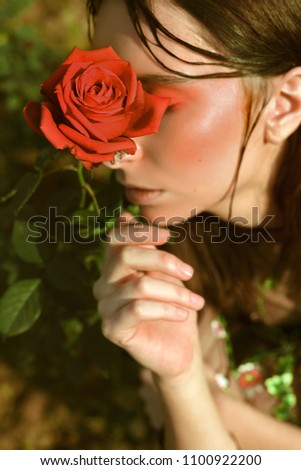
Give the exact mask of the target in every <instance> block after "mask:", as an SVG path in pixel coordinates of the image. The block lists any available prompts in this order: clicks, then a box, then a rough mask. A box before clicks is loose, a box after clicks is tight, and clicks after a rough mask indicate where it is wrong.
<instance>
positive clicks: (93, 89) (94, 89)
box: [89, 84, 102, 96]
mask: <svg viewBox="0 0 301 470" xmlns="http://www.w3.org/2000/svg"><path fill="white" fill-rule="evenodd" d="M101 89H102V85H101V84H96V85H93V86H92V87H91V88H90V90H89V94H90V95H92V96H95V95H98V94H99V93H100V91H101Z"/></svg>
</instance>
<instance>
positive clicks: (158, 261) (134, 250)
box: [108, 245, 193, 281]
mask: <svg viewBox="0 0 301 470" xmlns="http://www.w3.org/2000/svg"><path fill="white" fill-rule="evenodd" d="M120 259H121V261H122V263H123V264H124V265H126V266H128V267H129V268H130V269H132V270H135V271H142V272H151V271H152V272H159V273H163V274H168V275H170V276H172V277H174V276H175V277H177V278H178V279H181V280H188V279H190V278H191V277H192V275H193V268H192V267H191V266H190V265H189V264H186V263H184V262H183V261H181V260H180V259H179V258H178V257H177V256H175V255H173V254H171V253H168V252H167V251H159V250H153V251H152V252H151V253H150V251H149V250H148V249H147V248H146V247H140V246H133V245H127V246H125V247H124V248H122V250H121V251H120ZM108 281H109V279H108Z"/></svg>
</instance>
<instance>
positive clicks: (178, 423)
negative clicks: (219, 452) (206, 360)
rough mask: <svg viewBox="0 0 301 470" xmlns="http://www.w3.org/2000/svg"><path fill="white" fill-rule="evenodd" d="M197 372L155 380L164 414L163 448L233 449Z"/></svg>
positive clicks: (211, 399)
mask: <svg viewBox="0 0 301 470" xmlns="http://www.w3.org/2000/svg"><path fill="white" fill-rule="evenodd" d="M199 372H200V369H198V370H197V371H196V373H194V372H193V371H190V372H189V373H188V374H186V375H185V376H184V375H183V376H182V377H180V378H178V379H174V380H166V379H165V380H162V379H159V378H158V377H157V378H155V381H156V383H157V387H158V390H159V392H160V395H161V398H162V402H163V407H164V413H165V430H164V431H165V447H166V448H168V449H176V450H177V449H181V450H189V449H207V450H209V449H227V450H231V449H236V444H235V443H234V441H233V439H232V438H231V436H230V434H229V433H228V430H227V428H226V426H225V425H224V423H223V420H222V419H221V416H220V413H219V411H218V409H217V406H216V404H215V402H214V400H213V397H212V395H211V392H210V390H209V388H208V385H207V381H206V379H205V378H204V377H203V376H202V374H200V373H199Z"/></svg>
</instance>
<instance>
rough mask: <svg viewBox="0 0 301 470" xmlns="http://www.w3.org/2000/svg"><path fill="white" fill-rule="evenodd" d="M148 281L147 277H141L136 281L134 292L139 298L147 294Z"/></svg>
mask: <svg viewBox="0 0 301 470" xmlns="http://www.w3.org/2000/svg"><path fill="white" fill-rule="evenodd" d="M149 283H150V282H149V279H148V277H147V276H141V277H139V278H138V279H137V280H136V292H137V294H138V295H139V296H142V297H143V296H145V295H147V294H148V292H149Z"/></svg>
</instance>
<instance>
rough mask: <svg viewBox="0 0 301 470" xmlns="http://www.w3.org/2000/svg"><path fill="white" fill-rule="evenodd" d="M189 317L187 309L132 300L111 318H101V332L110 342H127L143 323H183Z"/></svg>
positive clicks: (167, 304)
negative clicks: (159, 321)
mask: <svg viewBox="0 0 301 470" xmlns="http://www.w3.org/2000/svg"><path fill="white" fill-rule="evenodd" d="M188 315H189V311H188V310H187V309H183V308H181V307H177V306H176V305H172V304H169V303H163V302H157V301H155V300H141V299H139V300H137V299H136V300H132V301H131V302H129V303H128V304H127V305H125V306H123V307H122V308H121V309H120V310H118V311H117V312H116V313H115V314H114V315H113V316H105V317H103V322H102V330H103V333H104V335H105V336H106V337H107V338H108V339H110V340H111V341H113V342H115V343H118V344H120V345H121V343H123V344H124V343H125V342H127V341H128V340H129V339H130V338H131V337H132V335H133V331H134V330H135V329H136V328H137V326H138V325H139V324H140V323H142V322H145V321H154V320H165V321H180V322H181V321H185V320H186V319H187V317H188Z"/></svg>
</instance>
